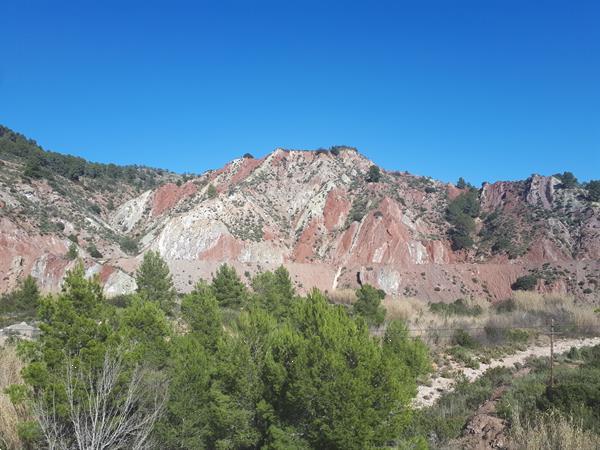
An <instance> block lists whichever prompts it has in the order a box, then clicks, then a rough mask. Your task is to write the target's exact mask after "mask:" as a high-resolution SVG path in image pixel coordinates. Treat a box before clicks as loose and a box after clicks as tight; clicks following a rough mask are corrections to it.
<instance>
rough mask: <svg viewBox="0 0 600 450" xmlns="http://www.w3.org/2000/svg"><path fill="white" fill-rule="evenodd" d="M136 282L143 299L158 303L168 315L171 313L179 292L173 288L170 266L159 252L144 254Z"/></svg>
mask: <svg viewBox="0 0 600 450" xmlns="http://www.w3.org/2000/svg"><path fill="white" fill-rule="evenodd" d="M135 281H136V283H137V292H138V294H139V295H140V297H141V298H142V299H144V300H148V301H153V302H156V303H157V304H158V305H159V306H160V308H161V309H162V310H163V311H164V312H165V313H166V314H170V313H171V311H172V310H173V307H174V306H175V300H176V298H177V292H175V288H174V287H173V278H172V276H171V273H170V272H169V266H167V263H166V262H165V260H164V259H162V257H161V256H160V254H159V253H158V252H155V251H152V250H150V251H148V252H146V253H145V254H144V259H143V261H142V264H141V265H140V267H139V269H138V270H137V273H136V276H135Z"/></svg>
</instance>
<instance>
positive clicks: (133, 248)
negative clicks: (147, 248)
mask: <svg viewBox="0 0 600 450" xmlns="http://www.w3.org/2000/svg"><path fill="white" fill-rule="evenodd" d="M119 244H120V246H121V250H123V251H124V252H125V253H128V254H130V255H135V254H137V253H138V252H139V249H138V243H137V241H136V240H135V239H133V238H130V237H129V236H123V237H122V238H121V240H120V243H119Z"/></svg>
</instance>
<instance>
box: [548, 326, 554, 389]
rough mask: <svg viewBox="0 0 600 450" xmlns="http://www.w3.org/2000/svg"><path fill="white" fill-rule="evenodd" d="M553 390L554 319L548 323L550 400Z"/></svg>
mask: <svg viewBox="0 0 600 450" xmlns="http://www.w3.org/2000/svg"><path fill="white" fill-rule="evenodd" d="M553 389H554V319H552V320H551V322H550V391H549V394H550V400H552V390H553Z"/></svg>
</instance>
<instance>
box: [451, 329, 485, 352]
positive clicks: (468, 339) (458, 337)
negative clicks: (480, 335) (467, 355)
mask: <svg viewBox="0 0 600 450" xmlns="http://www.w3.org/2000/svg"><path fill="white" fill-rule="evenodd" d="M452 343H453V344H454V345H458V346H460V347H465V348H477V347H478V346H479V344H478V343H477V341H476V340H475V338H473V336H471V335H470V334H469V333H467V332H466V331H465V330H456V332H455V333H454V336H453V337H452Z"/></svg>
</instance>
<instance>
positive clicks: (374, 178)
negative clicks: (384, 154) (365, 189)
mask: <svg viewBox="0 0 600 450" xmlns="http://www.w3.org/2000/svg"><path fill="white" fill-rule="evenodd" d="M380 179H381V171H380V170H379V167H377V166H375V165H372V166H371V167H369V172H368V173H367V178H366V180H367V182H369V183H378V182H379V180H380Z"/></svg>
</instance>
